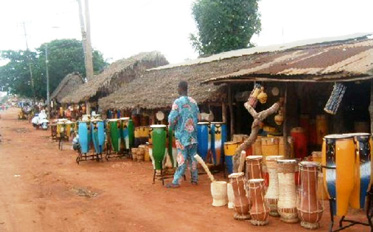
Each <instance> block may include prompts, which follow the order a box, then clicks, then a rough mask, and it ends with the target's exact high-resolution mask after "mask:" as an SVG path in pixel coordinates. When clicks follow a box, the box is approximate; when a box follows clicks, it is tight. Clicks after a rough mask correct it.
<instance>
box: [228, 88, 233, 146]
mask: <svg viewBox="0 0 373 232" xmlns="http://www.w3.org/2000/svg"><path fill="white" fill-rule="evenodd" d="M232 102H233V100H232V85H228V106H229V116H230V119H231V121H230V123H231V127H230V132H231V133H230V139H232V138H233V134H234V115H233V104H232Z"/></svg>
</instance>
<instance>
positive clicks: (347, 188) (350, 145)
mask: <svg viewBox="0 0 373 232" xmlns="http://www.w3.org/2000/svg"><path fill="white" fill-rule="evenodd" d="M322 165H324V166H327V167H328V168H324V169H323V175H324V177H323V178H324V185H325V188H326V190H327V195H328V197H329V198H335V199H336V203H335V205H333V213H334V214H336V215H337V216H344V215H346V214H347V211H348V206H349V204H351V206H352V207H354V208H359V194H358V192H357V191H355V193H354V191H353V190H354V187H355V182H356V181H355V178H356V154H355V144H354V139H353V136H351V135H327V136H325V137H324V142H323V145H322ZM333 168H334V169H333Z"/></svg>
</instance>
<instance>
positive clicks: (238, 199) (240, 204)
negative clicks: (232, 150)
mask: <svg viewBox="0 0 373 232" xmlns="http://www.w3.org/2000/svg"><path fill="white" fill-rule="evenodd" d="M228 178H229V179H230V183H231V185H232V188H233V194H234V209H235V212H236V213H235V214H234V219H236V220H247V219H250V214H249V210H250V203H249V199H248V198H247V196H246V191H245V177H244V173H243V172H240V173H232V174H230V175H229V176H228Z"/></svg>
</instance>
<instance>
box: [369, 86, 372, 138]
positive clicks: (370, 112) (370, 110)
mask: <svg viewBox="0 0 373 232" xmlns="http://www.w3.org/2000/svg"><path fill="white" fill-rule="evenodd" d="M369 115H370V133H372V132H373V80H371V81H370V104H369Z"/></svg>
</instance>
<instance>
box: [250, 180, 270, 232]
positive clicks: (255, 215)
mask: <svg viewBox="0 0 373 232" xmlns="http://www.w3.org/2000/svg"><path fill="white" fill-rule="evenodd" d="M248 184H249V193H250V205H251V209H250V215H251V220H250V222H251V224H253V225H255V226H264V225H266V224H268V215H269V207H268V206H267V204H266V203H265V201H264V191H265V190H264V180H263V179H251V180H249V181H248Z"/></svg>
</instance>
